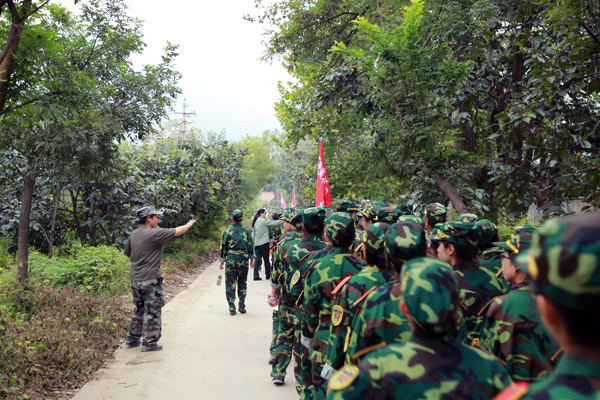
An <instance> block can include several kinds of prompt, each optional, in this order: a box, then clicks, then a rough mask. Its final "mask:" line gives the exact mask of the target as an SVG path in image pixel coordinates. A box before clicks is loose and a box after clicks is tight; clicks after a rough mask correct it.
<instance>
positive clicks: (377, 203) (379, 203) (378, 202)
mask: <svg viewBox="0 0 600 400" xmlns="http://www.w3.org/2000/svg"><path fill="white" fill-rule="evenodd" d="M371 206H372V207H381V208H385V207H387V206H388V205H387V203H386V202H385V201H381V200H379V201H375V202H373V203H371Z"/></svg>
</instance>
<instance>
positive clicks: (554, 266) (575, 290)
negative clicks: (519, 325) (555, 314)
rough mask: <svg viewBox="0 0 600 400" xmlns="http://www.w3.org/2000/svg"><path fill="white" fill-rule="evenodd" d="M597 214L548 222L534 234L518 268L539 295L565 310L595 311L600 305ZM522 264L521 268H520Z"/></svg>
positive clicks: (598, 218) (599, 214) (599, 247)
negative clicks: (535, 287)
mask: <svg viewBox="0 0 600 400" xmlns="http://www.w3.org/2000/svg"><path fill="white" fill-rule="evenodd" d="M599 238H600V213H585V214H579V215H573V216H569V217H564V218H555V219H550V220H548V221H546V222H544V224H543V225H542V226H540V227H539V228H538V230H537V231H536V233H534V234H533V240H532V244H531V248H530V249H529V251H527V252H524V253H523V254H520V255H519V256H518V257H517V264H518V265H519V268H520V269H521V270H522V271H523V272H525V273H526V274H527V275H529V276H530V277H531V279H532V280H534V281H535V282H536V286H537V289H538V293H540V294H544V295H546V296H547V297H548V298H550V299H551V300H552V301H553V302H555V303H557V304H561V305H563V306H564V307H568V308H572V309H576V310H583V311H597V310H598V304H600V239H599ZM521 265H523V267H521Z"/></svg>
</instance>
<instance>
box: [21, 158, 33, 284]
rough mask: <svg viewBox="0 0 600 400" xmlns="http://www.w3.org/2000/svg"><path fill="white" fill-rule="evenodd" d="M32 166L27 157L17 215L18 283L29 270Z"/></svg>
mask: <svg viewBox="0 0 600 400" xmlns="http://www.w3.org/2000/svg"><path fill="white" fill-rule="evenodd" d="M32 164H33V158H31V157H29V158H28V160H27V170H26V171H25V175H24V176H23V196H22V198H21V212H20V214H19V239H18V252H19V256H18V259H17V276H18V278H19V281H20V282H24V281H26V280H27V277H28V270H29V268H28V267H29V220H30V218H31V204H32V201H33V187H34V185H35V177H34V176H33V168H32Z"/></svg>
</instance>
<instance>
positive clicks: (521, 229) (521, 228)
mask: <svg viewBox="0 0 600 400" xmlns="http://www.w3.org/2000/svg"><path fill="white" fill-rule="evenodd" d="M536 230H537V228H536V227H535V226H533V225H529V224H523V225H518V226H515V232H514V234H513V236H514V235H520V234H522V233H529V234H532V235H533V234H534V233H535V231H536Z"/></svg>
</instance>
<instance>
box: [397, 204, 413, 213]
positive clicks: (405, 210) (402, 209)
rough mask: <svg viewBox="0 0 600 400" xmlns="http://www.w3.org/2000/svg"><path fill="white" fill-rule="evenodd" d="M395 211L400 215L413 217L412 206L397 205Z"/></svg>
mask: <svg viewBox="0 0 600 400" xmlns="http://www.w3.org/2000/svg"><path fill="white" fill-rule="evenodd" d="M396 209H398V210H400V215H413V206H412V204H398V207H396Z"/></svg>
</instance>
